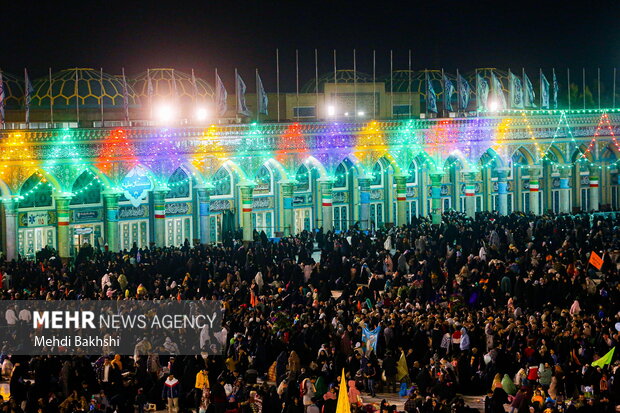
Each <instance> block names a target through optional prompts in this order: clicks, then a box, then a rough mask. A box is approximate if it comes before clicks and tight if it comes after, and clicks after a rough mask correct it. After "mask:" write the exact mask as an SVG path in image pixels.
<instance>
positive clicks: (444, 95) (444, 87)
mask: <svg viewBox="0 0 620 413" xmlns="http://www.w3.org/2000/svg"><path fill="white" fill-rule="evenodd" d="M441 85H442V94H443V111H444V112H447V111H448V110H447V108H446V77H445V74H444V72H443V67H442V68H441ZM442 113H443V112H442ZM444 116H445V113H444Z"/></svg>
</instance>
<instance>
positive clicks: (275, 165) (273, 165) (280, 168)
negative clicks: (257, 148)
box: [263, 158, 289, 179]
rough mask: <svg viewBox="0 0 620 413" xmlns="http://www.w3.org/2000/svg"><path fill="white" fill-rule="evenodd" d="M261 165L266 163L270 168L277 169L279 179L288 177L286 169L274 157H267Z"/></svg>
mask: <svg viewBox="0 0 620 413" xmlns="http://www.w3.org/2000/svg"><path fill="white" fill-rule="evenodd" d="M263 165H267V166H268V167H269V168H270V169H272V170H275V171H277V172H278V174H279V175H280V177H279V178H280V179H288V178H289V177H288V173H287V172H286V169H284V166H282V164H281V163H280V162H278V161H277V160H276V159H274V158H269V159H267V160H266V161H265V162H264V163H263ZM274 178H275V177H274Z"/></svg>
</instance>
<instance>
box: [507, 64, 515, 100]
mask: <svg viewBox="0 0 620 413" xmlns="http://www.w3.org/2000/svg"><path fill="white" fill-rule="evenodd" d="M514 89H515V85H514V81H513V80H512V72H511V71H510V68H508V99H510V109H512V102H513V101H514V100H513V99H514V98H513V92H514Z"/></svg>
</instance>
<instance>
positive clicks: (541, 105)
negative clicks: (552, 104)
mask: <svg viewBox="0 0 620 413" xmlns="http://www.w3.org/2000/svg"><path fill="white" fill-rule="evenodd" d="M538 83H539V84H540V109H543V81H542V69H541V68H538Z"/></svg>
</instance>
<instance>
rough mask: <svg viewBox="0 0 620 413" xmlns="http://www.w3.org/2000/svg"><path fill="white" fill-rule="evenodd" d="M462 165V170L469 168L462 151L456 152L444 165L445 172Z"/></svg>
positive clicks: (453, 152) (451, 153)
mask: <svg viewBox="0 0 620 413" xmlns="http://www.w3.org/2000/svg"><path fill="white" fill-rule="evenodd" d="M457 165H461V168H462V169H465V168H468V167H469V161H468V160H467V158H466V157H465V155H464V154H463V152H461V151H460V150H455V151H452V152H450V156H448V157H447V158H446V160H445V162H444V164H443V169H444V170H449V169H451V168H452V167H454V166H457Z"/></svg>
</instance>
